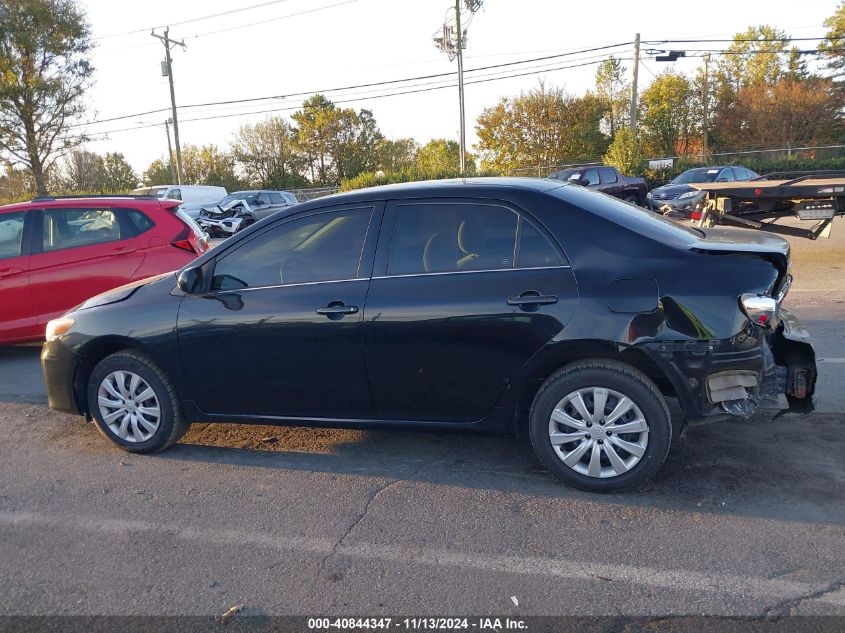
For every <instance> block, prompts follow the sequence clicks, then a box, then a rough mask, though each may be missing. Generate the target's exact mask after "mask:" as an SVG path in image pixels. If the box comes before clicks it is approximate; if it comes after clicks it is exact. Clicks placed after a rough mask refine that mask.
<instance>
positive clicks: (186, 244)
mask: <svg viewBox="0 0 845 633" xmlns="http://www.w3.org/2000/svg"><path fill="white" fill-rule="evenodd" d="M170 245H171V246H175V247H176V248H179V249H181V250H183V251H187V252H188V253H191V254H192V255H199V254H200V253H199V252H197V249H196V248H194V245H193V244H191V241H190V240H176V241H175V242H170Z"/></svg>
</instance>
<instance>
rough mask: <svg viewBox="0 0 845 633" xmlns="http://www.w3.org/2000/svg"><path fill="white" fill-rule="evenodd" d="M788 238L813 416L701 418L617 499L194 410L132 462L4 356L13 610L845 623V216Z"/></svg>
mask: <svg viewBox="0 0 845 633" xmlns="http://www.w3.org/2000/svg"><path fill="white" fill-rule="evenodd" d="M790 240H791V242H792V243H793V245H794V259H795V270H794V273H795V276H796V282H795V285H794V286H793V290H792V291H791V294H790V297H789V299H788V304H789V307H790V308H791V309H792V310H793V311H794V312H795V313H796V314H797V315H798V316H799V318H801V319H802V320H803V321H804V322H805V324H806V325H807V326H808V327H809V328H810V330H811V331H812V332H813V334H814V336H815V342H816V350H817V353H818V355H819V357H820V358H821V359H822V360H821V362H820V363H819V368H820V373H821V376H820V381H819V397H818V407H817V411H816V412H815V413H813V414H811V415H808V416H803V417H800V416H795V415H785V416H780V417H777V418H770V417H766V416H762V415H758V416H755V417H754V418H753V419H751V420H748V421H744V422H725V423H718V424H714V425H710V426H706V427H697V428H693V429H690V430H689V432H688V433H687V434H686V436H685V437H684V438H682V439H681V441H680V442H679V443H678V444H677V446H676V447H675V449H674V450H673V451H672V453H671V454H670V456H669V460H668V463H667V465H666V466H665V467H664V469H663V470H662V471H661V473H660V474H659V475H658V477H657V478H656V479H654V480H653V481H652V482H650V483H649V484H648V485H647V486H646V487H645V488H643V489H641V490H638V491H634V492H630V493H626V494H618V495H604V496H597V495H590V494H587V493H582V492H578V491H575V490H572V489H570V488H566V487H564V486H562V485H560V484H558V483H557V481H556V480H554V479H553V478H552V477H551V476H550V475H548V474H547V473H546V472H545V471H544V470H543V469H542V468H541V466H540V465H539V463H538V462H537V461H536V459H535V458H534V457H533V455H532V453H531V450H530V447H529V446H528V445H527V444H526V443H525V442H523V441H519V440H514V439H498V438H475V437H461V436H452V435H445V434H420V433H397V432H386V431H385V432H364V431H348V430H324V429H300V428H276V427H238V426H227V425H196V426H195V427H194V428H193V430H192V431H191V432H190V433H189V434H188V435H187V436H186V437H185V438H184V439H183V440H182V442H181V443H180V444H179V445H178V446H177V447H175V448H174V449H173V450H171V451H168V452H166V453H163V454H160V455H156V456H152V457H140V456H132V455H128V454H125V453H122V452H120V451H118V450H116V449H113V448H111V446H110V445H109V444H108V443H107V442H106V441H105V440H104V439H103V438H101V437H100V436H99V434H98V433H97V431H96V430H95V429H94V428H93V426H91V425H89V424H87V423H86V422H85V421H84V420H82V419H80V418H75V417H72V416H66V415H60V414H56V413H53V412H51V411H49V410H48V409H47V408H46V406H45V401H46V400H45V397H44V392H43V384H42V382H41V377H40V372H39V369H38V348H37V347H35V346H24V347H16V348H5V349H0V433H2V438H3V441H2V442H0V561H2V562H0V615H2V614H218V615H219V614H221V613H223V612H225V611H226V610H227V609H228V608H229V607H231V606H233V605H236V604H243V605H245V606H244V613H247V614H308V615H314V614H320V613H332V614H338V615H351V614H353V615H374V614H381V613H391V614H400V613H401V614H415V615H423V614H430V615H453V614H458V613H463V614H470V613H474V614H479V613H496V614H499V615H517V616H520V615H521V616H525V615H550V614H579V615H590V614H605V615H619V614H625V615H667V614H724V615H772V616H783V615H789V614H838V615H845V547H843V543H845V440H843V437H845V413H843V412H845V389H842V385H843V384H845V327H843V325H845V272H843V271H845V221H843V220H841V219H840V220H837V222H836V223H835V225H834V227H833V236H832V238H831V239H830V240H824V241H818V242H810V241H808V240H805V239H800V238H790ZM512 596H513V597H516V598H517V602H518V605H517V604H515V603H514V601H513V600H512V599H511V597H512Z"/></svg>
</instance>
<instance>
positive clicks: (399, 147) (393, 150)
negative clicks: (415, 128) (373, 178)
mask: <svg viewBox="0 0 845 633" xmlns="http://www.w3.org/2000/svg"><path fill="white" fill-rule="evenodd" d="M419 148H420V146H419V143H417V142H416V141H415V140H414V139H412V138H399V139H395V140H390V139H382V140H381V141H379V142H378V143H376V146H375V158H376V169H380V170H382V171H386V172H387V171H401V170H403V169H410V168H412V167H413V166H414V157H415V156H416V154H417V151H418V150H419Z"/></svg>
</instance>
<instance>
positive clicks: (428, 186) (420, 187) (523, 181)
mask: <svg viewBox="0 0 845 633" xmlns="http://www.w3.org/2000/svg"><path fill="white" fill-rule="evenodd" d="M563 186H567V185H566V184H565V183H562V182H560V181H557V180H549V179H548V178H515V177H500V176H497V177H489V178H452V179H447V180H421V181H415V182H403V183H396V184H392V185H379V186H377V187H367V188H366V189H356V190H354V191H348V192H345V193H336V194H332V195H330V196H324V197H322V198H316V199H315V200H312V201H310V202H305V203H302V204H301V205H299V206H297V210H301V211H304V210H306V209H307V208H309V207H312V206H321V205H323V204H326V203H327V202H331V203H332V204H346V203H352V202H363V201H369V200H387V199H399V198H416V197H425V198H429V197H463V196H479V197H486V196H491V195H492V194H495V192H496V191H497V190H499V191H504V190H510V191H514V190H523V191H536V192H543V191H549V190H550V189H556V188H558V187H563Z"/></svg>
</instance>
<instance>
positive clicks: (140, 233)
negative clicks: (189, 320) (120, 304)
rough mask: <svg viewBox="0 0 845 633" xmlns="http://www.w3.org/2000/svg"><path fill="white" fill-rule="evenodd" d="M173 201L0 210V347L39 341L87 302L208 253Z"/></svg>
mask: <svg viewBox="0 0 845 633" xmlns="http://www.w3.org/2000/svg"><path fill="white" fill-rule="evenodd" d="M179 204H180V202H179V201H178V200H159V199H157V198H155V197H152V196H85V197H52V196H50V197H40V198H34V199H33V200H32V201H31V202H24V203H20V204H11V205H7V206H3V207H0V343H23V342H26V341H37V340H42V339H43V338H44V328H45V326H46V325H47V322H48V321H49V320H50V319H54V318H56V317H57V316H60V315H62V314H64V313H65V312H67V311H68V310H70V309H71V308H72V307H74V306H76V305H78V304H79V303H81V302H83V301H85V300H86V299H88V298H90V297H92V296H94V295H96V294H99V293H101V292H105V291H107V290H111V289H112V288H116V287H118V286H122V285H123V284H126V283H129V282H131V281H135V280H137V279H143V278H144V277H150V276H152V275H157V274H159V273H164V272H168V271H171V270H176V269H178V268H181V267H182V266H184V265H185V264H187V263H188V262H190V261H192V260H193V259H194V258H196V257H197V256H198V255H201V254H202V253H204V252H205V251H206V250H207V249H208V244H207V242H206V240H205V235H204V234H203V233H202V230H201V229H200V228H199V226H197V224H196V223H195V222H194V221H193V220H191V218H190V217H188V216H187V215H186V214H184V213H182V212H181V211H178V210H177V207H178V206H179Z"/></svg>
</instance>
